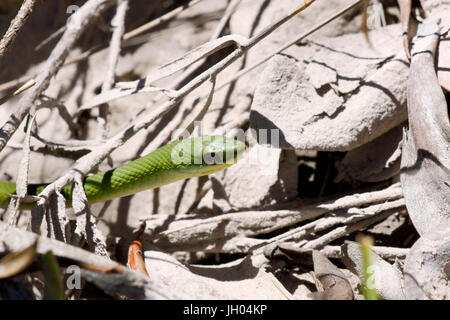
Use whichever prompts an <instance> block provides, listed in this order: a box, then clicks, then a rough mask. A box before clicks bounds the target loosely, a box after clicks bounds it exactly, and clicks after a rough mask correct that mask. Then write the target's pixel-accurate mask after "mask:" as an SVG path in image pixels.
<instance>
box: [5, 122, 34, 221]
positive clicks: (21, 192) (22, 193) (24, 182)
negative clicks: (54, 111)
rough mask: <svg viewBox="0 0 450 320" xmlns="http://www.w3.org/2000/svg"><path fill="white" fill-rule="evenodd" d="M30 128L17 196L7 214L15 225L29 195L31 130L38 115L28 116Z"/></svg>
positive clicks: (19, 175)
mask: <svg viewBox="0 0 450 320" xmlns="http://www.w3.org/2000/svg"><path fill="white" fill-rule="evenodd" d="M28 119H29V121H28V128H27V132H26V135H25V139H24V144H23V156H22V160H21V161H20V165H19V173H18V175H17V182H16V194H17V196H16V197H13V199H11V204H10V205H9V206H8V210H7V211H6V215H7V216H8V217H9V224H11V225H14V224H15V223H16V214H17V211H18V209H19V204H20V201H21V200H22V199H24V198H25V197H26V195H27V188H28V171H29V168H30V139H31V131H32V128H33V125H34V122H35V120H36V117H35V116H34V117H28Z"/></svg>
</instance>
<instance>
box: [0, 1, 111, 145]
mask: <svg viewBox="0 0 450 320" xmlns="http://www.w3.org/2000/svg"><path fill="white" fill-rule="evenodd" d="M111 3H112V0H89V1H88V2H86V3H85V4H84V5H83V6H82V7H81V8H80V9H79V10H78V11H77V12H75V13H74V14H73V16H72V18H74V17H76V18H77V21H79V24H76V23H68V25H67V28H66V31H65V32H64V35H63V36H62V38H61V39H60V41H59V42H58V44H57V45H56V47H55V48H54V49H53V51H52V53H51V55H50V57H49V58H48V59H47V61H46V63H45V65H44V66H43V68H42V69H41V72H40V73H39V75H38V76H37V78H36V79H35V80H36V85H35V86H34V87H33V88H31V89H30V90H28V91H27V92H26V93H25V94H24V96H23V97H22V98H21V99H20V101H19V103H18V107H17V110H16V111H15V112H14V113H13V114H12V115H11V116H10V117H9V119H8V120H7V122H6V123H5V124H4V125H3V126H2V127H1V129H0V151H1V150H3V148H4V147H5V146H6V144H7V142H8V141H9V139H10V138H11V136H12V135H13V134H14V132H16V130H17V128H18V127H19V125H20V123H21V122H22V121H23V119H24V118H25V116H26V115H27V114H28V113H30V112H31V113H32V114H33V113H34V109H35V103H36V100H37V98H38V97H39V96H40V95H41V94H42V93H43V92H44V91H45V90H46V89H47V88H48V86H49V84H50V80H51V79H52V77H53V76H54V75H55V74H56V73H57V72H58V70H59V69H60V68H61V66H62V65H63V63H64V60H65V59H66V58H67V56H68V54H69V52H70V49H71V48H72V47H73V45H74V44H75V42H76V41H77V39H78V38H79V37H80V36H81V34H82V33H83V31H84V30H85V29H86V27H87V26H88V25H89V24H90V23H91V22H92V21H93V20H94V19H95V18H97V17H98V16H99V15H100V14H101V13H102V12H103V11H104V10H105V9H106V8H108V7H109V6H110V5H111Z"/></svg>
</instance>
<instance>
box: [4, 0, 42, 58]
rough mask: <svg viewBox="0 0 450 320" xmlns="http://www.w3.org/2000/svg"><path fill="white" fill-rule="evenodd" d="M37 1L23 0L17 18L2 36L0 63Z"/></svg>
mask: <svg viewBox="0 0 450 320" xmlns="http://www.w3.org/2000/svg"><path fill="white" fill-rule="evenodd" d="M36 3H37V0H25V1H24V2H23V3H22V6H21V7H20V10H19V12H18V13H17V16H16V17H15V18H14V20H13V21H12V22H11V25H10V26H9V28H8V31H6V34H5V35H4V36H3V39H2V40H1V41H0V61H1V60H2V58H3V57H4V55H5V53H6V52H7V51H8V48H9V47H10V46H11V44H12V43H13V42H14V40H15V39H16V37H17V35H18V34H19V32H20V30H21V29H22V28H23V26H24V25H25V23H26V22H27V20H28V18H29V17H30V14H31V12H32V11H33V9H34V6H35V5H36Z"/></svg>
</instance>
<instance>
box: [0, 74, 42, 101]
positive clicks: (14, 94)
mask: <svg viewBox="0 0 450 320" xmlns="http://www.w3.org/2000/svg"><path fill="white" fill-rule="evenodd" d="M35 84H36V81H34V80H30V81H28V82H27V83H25V84H24V85H23V86H21V87H20V88H18V89H17V90H15V91H14V92H12V93H10V94H7V95H6V96H4V97H3V98H1V99H0V105H2V104H4V103H5V102H6V101H8V100H9V99H11V98H13V97H16V96H18V95H19V94H21V93H22V92H24V91H25V90H28V89H30V88H31V87H32V86H34V85H35Z"/></svg>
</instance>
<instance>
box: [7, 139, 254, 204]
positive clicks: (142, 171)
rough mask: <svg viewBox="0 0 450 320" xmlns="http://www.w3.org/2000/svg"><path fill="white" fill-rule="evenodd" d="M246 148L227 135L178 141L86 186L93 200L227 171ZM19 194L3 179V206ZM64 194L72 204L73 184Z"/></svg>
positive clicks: (33, 188)
mask: <svg viewBox="0 0 450 320" xmlns="http://www.w3.org/2000/svg"><path fill="white" fill-rule="evenodd" d="M244 151H245V144H244V143H243V142H241V141H239V140H235V139H231V138H227V137H224V136H207V137H194V138H188V139H184V140H178V141H175V142H172V143H170V144H167V145H165V146H163V147H161V148H159V149H157V150H155V151H153V152H151V153H149V154H147V155H146V156H143V157H141V158H138V159H136V160H134V161H131V162H129V163H127V164H124V165H122V166H119V167H117V168H115V169H112V170H109V171H105V172H99V173H97V174H94V175H91V176H87V177H86V178H85V179H84V183H83V187H84V190H85V192H86V196H87V199H88V202H89V203H95V202H100V201H106V200H110V199H114V198H118V197H123V196H127V195H131V194H134V193H137V192H140V191H143V190H147V189H152V188H157V187H161V186H163V185H166V184H169V183H172V182H175V181H178V180H183V179H187V178H192V177H199V176H204V175H208V174H211V173H214V172H217V171H220V170H223V169H225V168H227V167H229V166H231V165H233V164H234V163H235V162H236V161H237V160H238V159H239V157H240V156H241V155H242V154H243V153H244ZM46 186H47V184H30V185H29V186H28V192H27V194H28V195H35V196H37V195H39V193H40V192H41V191H42V190H43V189H44V188H45V187H46ZM15 193H16V184H15V183H14V182H10V181H0V207H3V208H6V207H8V204H9V201H10V195H13V194H15ZM61 194H62V195H63V196H64V198H65V199H66V205H67V206H68V207H70V206H71V198H72V196H71V195H72V186H66V187H65V188H63V189H62V190H61ZM32 207H33V203H21V208H22V209H30V208H32Z"/></svg>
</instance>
